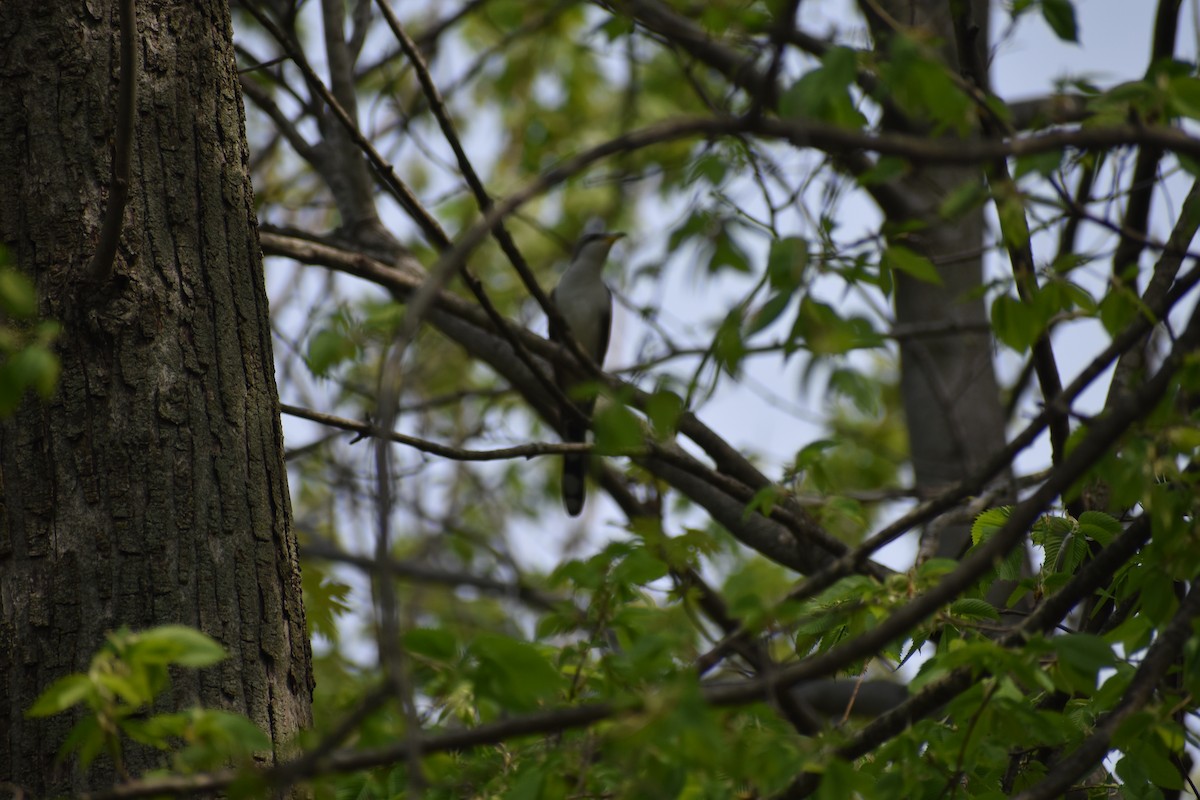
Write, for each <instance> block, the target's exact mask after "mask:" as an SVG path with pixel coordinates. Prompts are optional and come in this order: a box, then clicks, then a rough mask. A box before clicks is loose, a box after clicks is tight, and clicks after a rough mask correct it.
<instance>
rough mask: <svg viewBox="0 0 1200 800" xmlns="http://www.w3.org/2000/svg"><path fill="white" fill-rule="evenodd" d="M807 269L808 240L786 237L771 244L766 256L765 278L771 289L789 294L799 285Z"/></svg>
mask: <svg viewBox="0 0 1200 800" xmlns="http://www.w3.org/2000/svg"><path fill="white" fill-rule="evenodd" d="M807 267H808V240H807V239H804V238H801V237H799V236H787V237H784V238H783V239H774V240H772V242H771V252H770V253H769V254H768V255H767V278H768V279H769V280H770V283H771V288H772V289H779V290H781V291H785V292H791V291H792V290H794V289H795V288H796V287H797V286H799V285H800V281H801V279H802V278H803V277H804V272H805V270H806V269H807Z"/></svg>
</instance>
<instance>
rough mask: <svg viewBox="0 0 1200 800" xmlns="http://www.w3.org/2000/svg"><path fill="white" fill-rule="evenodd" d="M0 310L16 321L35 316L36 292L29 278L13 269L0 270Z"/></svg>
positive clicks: (36, 308) (36, 307) (36, 306)
mask: <svg viewBox="0 0 1200 800" xmlns="http://www.w3.org/2000/svg"><path fill="white" fill-rule="evenodd" d="M0 310H3V311H4V312H5V313H6V314H8V315H9V316H10V317H14V318H16V319H29V318H30V317H33V316H35V315H36V314H37V310H38V302H37V290H36V289H35V288H34V286H33V282H32V281H31V280H29V278H27V277H25V276H24V275H22V274H21V273H20V272H17V271H16V270H15V269H0Z"/></svg>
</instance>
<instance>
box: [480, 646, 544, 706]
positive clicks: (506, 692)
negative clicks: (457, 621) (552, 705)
mask: <svg viewBox="0 0 1200 800" xmlns="http://www.w3.org/2000/svg"><path fill="white" fill-rule="evenodd" d="M469 649H470V652H471V655H472V656H474V658H475V660H476V662H477V664H478V666H477V668H476V669H475V670H474V672H473V680H474V682H475V690H476V691H477V692H478V693H479V694H480V695H482V696H484V697H487V698H489V699H491V700H494V701H496V702H497V703H499V704H500V705H501V706H502V707H504V708H510V709H513V710H517V711H528V710H531V709H533V708H535V707H536V706H537V705H538V704H539V702H541V701H543V700H548V699H550V698H551V697H553V696H554V695H555V694H557V693H558V692H559V691H560V690H561V689H562V688H563V686H564V684H565V681H564V679H563V677H562V675H560V674H559V672H558V670H556V669H555V668H554V666H553V665H552V664H551V663H550V662H549V661H548V660H547V659H546V657H545V656H543V655H542V654H541V652H540V651H539V650H538V649H537V648H536V647H534V646H533V645H531V644H529V643H527V642H521V641H518V640H516V639H511V638H509V637H507V636H501V635H499V634H494V633H481V634H479V635H478V636H476V637H475V640H474V641H473V642H472V643H471V645H470V648H469Z"/></svg>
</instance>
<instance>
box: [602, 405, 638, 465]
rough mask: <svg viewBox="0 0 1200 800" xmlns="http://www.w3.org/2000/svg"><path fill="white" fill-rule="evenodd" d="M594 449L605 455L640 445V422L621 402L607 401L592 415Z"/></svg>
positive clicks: (626, 450) (623, 451)
mask: <svg viewBox="0 0 1200 800" xmlns="http://www.w3.org/2000/svg"><path fill="white" fill-rule="evenodd" d="M592 427H593V428H594V429H595V431H596V449H597V450H598V451H599V452H600V453H602V454H605V455H614V454H620V453H626V452H629V451H630V450H636V449H637V448H639V447H641V446H642V423H641V420H640V419H638V416H637V415H636V414H634V413H633V412H632V411H630V410H629V409H628V408H626V407H625V405H624V404H623V403H615V402H614V403H607V404H605V405H604V406H603V407H602V408H599V409H597V410H596V413H595V414H594V415H593V417H592Z"/></svg>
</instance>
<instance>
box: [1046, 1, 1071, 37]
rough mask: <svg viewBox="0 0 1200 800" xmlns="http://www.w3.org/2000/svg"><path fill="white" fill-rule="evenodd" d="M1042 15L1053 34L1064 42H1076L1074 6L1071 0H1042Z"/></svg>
mask: <svg viewBox="0 0 1200 800" xmlns="http://www.w3.org/2000/svg"><path fill="white" fill-rule="evenodd" d="M1042 16H1043V17H1044V18H1045V20H1046V24H1048V25H1049V26H1050V29H1051V30H1052V31H1054V33H1055V35H1056V36H1058V38H1059V39H1062V40H1063V41H1064V42H1078V41H1079V28H1078V26H1077V25H1076V23H1075V6H1074V5H1073V4H1072V3H1071V0H1042Z"/></svg>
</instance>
